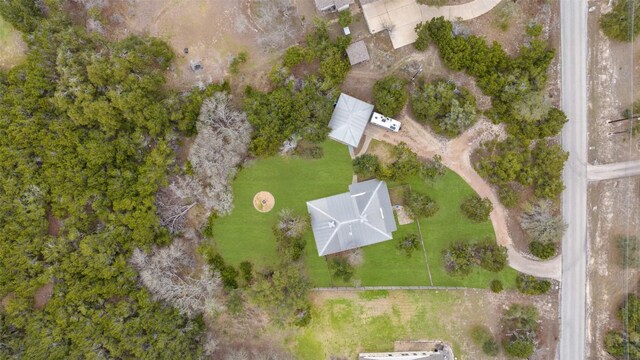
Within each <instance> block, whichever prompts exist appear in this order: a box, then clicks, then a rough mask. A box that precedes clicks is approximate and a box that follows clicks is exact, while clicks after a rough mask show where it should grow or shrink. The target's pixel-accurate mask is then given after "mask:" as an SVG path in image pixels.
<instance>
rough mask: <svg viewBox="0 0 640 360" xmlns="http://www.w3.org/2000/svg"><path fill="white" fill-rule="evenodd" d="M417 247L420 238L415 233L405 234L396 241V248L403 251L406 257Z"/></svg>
mask: <svg viewBox="0 0 640 360" xmlns="http://www.w3.org/2000/svg"><path fill="white" fill-rule="evenodd" d="M419 247H420V239H419V238H418V234H416V233H411V234H407V235H405V236H404V237H403V238H402V239H399V240H398V242H396V249H398V250H400V251H402V252H404V254H405V255H406V256H407V257H411V254H413V251H414V250H417V249H418V248H419Z"/></svg>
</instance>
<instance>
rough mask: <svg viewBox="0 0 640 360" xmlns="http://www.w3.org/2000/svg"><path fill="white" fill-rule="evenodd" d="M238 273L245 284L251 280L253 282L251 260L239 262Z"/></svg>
mask: <svg viewBox="0 0 640 360" xmlns="http://www.w3.org/2000/svg"><path fill="white" fill-rule="evenodd" d="M240 274H241V275H242V279H243V280H244V282H245V283H246V284H251V282H253V263H251V261H243V262H241V263H240Z"/></svg>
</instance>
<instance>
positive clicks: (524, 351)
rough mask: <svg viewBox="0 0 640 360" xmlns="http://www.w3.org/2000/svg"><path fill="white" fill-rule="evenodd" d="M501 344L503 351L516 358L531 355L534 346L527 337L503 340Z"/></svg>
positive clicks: (525, 357)
mask: <svg viewBox="0 0 640 360" xmlns="http://www.w3.org/2000/svg"><path fill="white" fill-rule="evenodd" d="M502 346H503V347H504V352H506V353H507V354H509V355H511V356H515V357H517V358H522V359H527V358H529V356H531V355H533V352H534V350H535V346H534V344H533V341H532V340H528V339H516V340H513V341H508V340H507V341H505V342H504V343H503V344H502Z"/></svg>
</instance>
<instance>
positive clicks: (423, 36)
mask: <svg viewBox="0 0 640 360" xmlns="http://www.w3.org/2000/svg"><path fill="white" fill-rule="evenodd" d="M415 32H416V34H418V38H417V39H416V42H414V43H413V47H415V48H416V50H418V51H425V50H427V49H428V48H429V44H431V35H430V34H429V23H428V22H427V23H422V22H421V23H419V24H418V25H416V27H415Z"/></svg>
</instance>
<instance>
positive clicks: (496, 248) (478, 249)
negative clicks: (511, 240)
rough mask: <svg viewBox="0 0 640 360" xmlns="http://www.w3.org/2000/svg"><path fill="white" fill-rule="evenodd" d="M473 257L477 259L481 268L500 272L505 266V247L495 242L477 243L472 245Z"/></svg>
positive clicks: (506, 258) (506, 259)
mask: <svg viewBox="0 0 640 360" xmlns="http://www.w3.org/2000/svg"><path fill="white" fill-rule="evenodd" d="M472 251H473V254H474V258H475V259H477V261H478V263H479V265H480V267H481V268H483V269H485V270H488V271H492V272H500V271H502V269H504V267H505V266H507V262H508V257H507V248H506V247H504V246H500V245H498V244H496V243H490V242H485V243H479V244H475V245H472Z"/></svg>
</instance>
